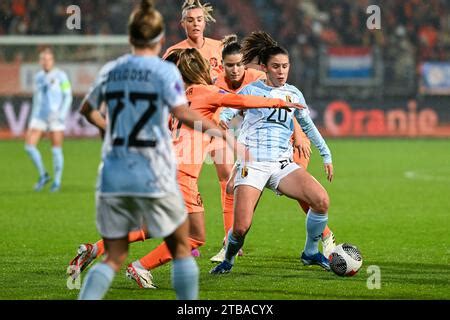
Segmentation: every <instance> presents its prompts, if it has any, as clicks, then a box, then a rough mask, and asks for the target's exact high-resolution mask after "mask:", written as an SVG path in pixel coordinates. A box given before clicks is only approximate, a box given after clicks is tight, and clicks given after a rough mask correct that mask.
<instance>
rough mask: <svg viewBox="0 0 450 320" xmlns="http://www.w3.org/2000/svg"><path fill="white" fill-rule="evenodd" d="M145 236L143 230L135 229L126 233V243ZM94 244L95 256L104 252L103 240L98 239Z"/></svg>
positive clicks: (140, 239)
mask: <svg viewBox="0 0 450 320" xmlns="http://www.w3.org/2000/svg"><path fill="white" fill-rule="evenodd" d="M146 238H147V237H146V236H145V231H144V230H142V229H141V230H137V231H131V232H130V233H129V234H128V243H133V242H137V241H144V240H145V239H146ZM95 246H97V257H100V256H101V255H103V254H104V253H105V244H104V243H103V240H99V241H97V242H96V243H95Z"/></svg>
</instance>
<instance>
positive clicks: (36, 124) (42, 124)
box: [28, 118, 66, 131]
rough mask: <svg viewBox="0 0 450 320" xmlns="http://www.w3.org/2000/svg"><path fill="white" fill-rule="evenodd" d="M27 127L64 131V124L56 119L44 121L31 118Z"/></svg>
mask: <svg viewBox="0 0 450 320" xmlns="http://www.w3.org/2000/svg"><path fill="white" fill-rule="evenodd" d="M28 128H30V129H36V130H40V131H65V130H66V125H65V124H64V123H63V122H61V121H60V120H57V119H55V120H49V121H45V120H42V119H38V118H33V119H31V121H30V124H29V125H28Z"/></svg>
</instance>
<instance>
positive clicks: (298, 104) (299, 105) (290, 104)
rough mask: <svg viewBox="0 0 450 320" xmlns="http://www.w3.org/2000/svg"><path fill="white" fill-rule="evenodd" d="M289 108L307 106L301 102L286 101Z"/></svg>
mask: <svg viewBox="0 0 450 320" xmlns="http://www.w3.org/2000/svg"><path fill="white" fill-rule="evenodd" d="M286 104H287V107H288V108H294V109H300V110H301V109H305V106H304V105H302V104H300V103H292V102H286Z"/></svg>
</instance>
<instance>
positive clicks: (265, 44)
mask: <svg viewBox="0 0 450 320" xmlns="http://www.w3.org/2000/svg"><path fill="white" fill-rule="evenodd" d="M241 52H242V55H243V59H242V61H243V62H244V64H249V63H251V62H252V61H253V60H254V59H255V58H257V59H258V61H257V63H258V64H265V65H266V64H267V62H268V61H269V59H270V58H271V57H272V56H274V55H276V54H286V55H288V52H287V50H286V49H284V48H282V47H280V46H278V43H277V42H276V41H275V40H274V39H273V38H272V37H271V36H270V35H269V34H268V33H266V32H264V31H255V32H252V33H251V34H250V35H249V36H247V37H245V38H244V39H243V40H242V50H241Z"/></svg>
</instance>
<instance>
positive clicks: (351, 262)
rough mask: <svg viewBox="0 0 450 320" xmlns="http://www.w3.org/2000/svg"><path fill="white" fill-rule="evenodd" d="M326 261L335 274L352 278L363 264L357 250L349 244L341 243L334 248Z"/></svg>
mask: <svg viewBox="0 0 450 320" xmlns="http://www.w3.org/2000/svg"><path fill="white" fill-rule="evenodd" d="M328 259H329V261H330V267H331V270H332V271H333V272H334V273H335V274H337V275H338V276H348V277H351V276H354V275H355V274H356V273H357V272H358V270H359V269H360V268H361V266H362V262H363V259H362V255H361V252H360V251H359V249H358V248H357V247H356V246H354V245H352V244H349V243H341V244H339V245H337V246H336V247H334V249H333V250H332V251H331V254H330V256H329V257H328Z"/></svg>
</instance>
